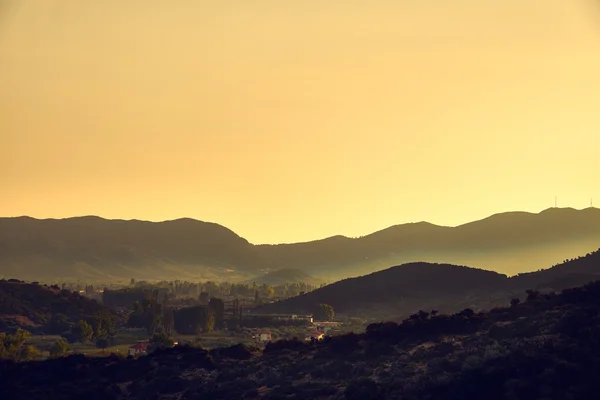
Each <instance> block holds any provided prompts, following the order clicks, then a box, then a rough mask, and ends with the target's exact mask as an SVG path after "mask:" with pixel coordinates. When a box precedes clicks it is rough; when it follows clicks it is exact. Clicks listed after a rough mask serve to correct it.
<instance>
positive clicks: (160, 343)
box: [148, 332, 175, 352]
mask: <svg viewBox="0 0 600 400" xmlns="http://www.w3.org/2000/svg"><path fill="white" fill-rule="evenodd" d="M174 343H175V341H174V340H173V338H171V337H169V335H167V334H166V333H164V332H163V333H155V334H154V335H152V338H151V339H150V340H149V342H148V352H152V351H154V350H156V349H164V348H168V347H173V344H174Z"/></svg>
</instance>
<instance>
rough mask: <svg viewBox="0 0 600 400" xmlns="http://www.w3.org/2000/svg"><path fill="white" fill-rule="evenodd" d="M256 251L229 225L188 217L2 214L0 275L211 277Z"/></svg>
mask: <svg viewBox="0 0 600 400" xmlns="http://www.w3.org/2000/svg"><path fill="white" fill-rule="evenodd" d="M252 250H253V247H252V245H250V244H249V243H248V242H247V241H246V240H245V239H242V238H241V237H239V236H238V235H236V234H235V233H233V232H232V231H230V230H229V229H227V228H224V227H222V226H220V225H217V224H212V223H207V222H201V221H196V220H193V219H187V218H185V219H179V220H174V221H166V222H146V221H137V220H132V221H123V220H106V219H103V218H99V217H77V218H67V219H59V220H57V219H44V220H38V219H34V218H28V217H20V218H3V219H0V266H1V268H0V274H2V275H4V276H10V277H17V278H21V279H31V280H47V279H57V278H58V279H83V280H86V281H96V280H104V281H105V280H111V279H121V280H125V279H127V280H128V279H130V278H134V277H135V278H141V279H174V278H175V277H182V278H188V279H194V278H195V279H200V278H202V279H211V278H214V277H215V275H214V274H213V275H210V274H209V273H210V272H211V271H212V272H214V273H216V274H218V276H220V277H223V276H226V275H227V274H226V270H227V269H228V268H230V267H231V266H244V265H254V264H255V263H254V262H253V258H254V257H255V256H254V254H253V251H252ZM203 267H210V268H208V269H207V268H203ZM207 272H208V273H207Z"/></svg>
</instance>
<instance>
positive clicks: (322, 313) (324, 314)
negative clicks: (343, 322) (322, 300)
mask: <svg viewBox="0 0 600 400" xmlns="http://www.w3.org/2000/svg"><path fill="white" fill-rule="evenodd" d="M334 316H335V313H334V311H333V307H331V306H330V305H329V304H319V305H318V306H317V307H316V309H315V311H314V312H313V318H314V319H316V320H317V321H331V320H333V317H334Z"/></svg>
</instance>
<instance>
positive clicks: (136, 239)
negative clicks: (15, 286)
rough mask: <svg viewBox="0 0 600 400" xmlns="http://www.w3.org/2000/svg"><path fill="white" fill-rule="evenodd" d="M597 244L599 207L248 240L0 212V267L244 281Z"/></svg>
mask: <svg viewBox="0 0 600 400" xmlns="http://www.w3.org/2000/svg"><path fill="white" fill-rule="evenodd" d="M599 244H600V210H599V209H596V208H587V209H583V210H575V209H547V210H543V211H542V212H540V213H528V212H508V213H497V214H494V215H492V216H490V217H487V218H484V219H481V220H478V221H473V222H469V223H466V224H462V225H458V226H456V227H444V226H439V225H435V224H431V223H428V222H423V221H422V222H415V223H408V224H400V225H393V226H390V227H388V228H385V229H383V230H379V231H376V232H373V233H370V234H368V235H366V236H361V237H357V238H349V237H346V236H342V235H336V236H332V237H329V238H325V239H320V240H315V241H310V242H300V243H284V244H252V243H250V242H249V241H248V240H246V239H245V238H243V237H241V236H240V235H238V234H236V233H235V232H234V231H232V230H231V229H229V228H226V227H224V226H222V225H219V224H216V223H213V222H204V221H199V220H195V219H192V218H178V219H174V220H166V221H161V222H152V221H140V220H111V219H105V218H102V217H97V216H81V217H71V218H65V219H51V218H47V219H37V218H33V217H27V216H25V217H8V218H0V275H4V276H8V277H17V278H20V279H32V280H40V279H46V278H52V279H58V278H60V279H65V278H67V277H71V278H78V279H84V280H90V281H97V280H102V279H105V280H111V281H112V280H121V281H124V280H129V279H130V278H132V277H134V278H136V279H146V280H148V279H150V280H153V279H156V280H160V279H172V278H173V277H180V278H182V279H189V280H231V281H236V280H237V281H245V280H247V279H250V278H253V277H256V276H257V273H258V272H259V271H261V270H271V271H273V270H277V269H282V268H286V269H298V270H302V271H303V272H305V273H307V274H309V275H311V276H314V277H315V278H318V279H321V280H325V281H329V282H332V281H336V280H339V279H342V278H346V277H351V276H360V275H364V274H366V273H369V272H373V271H377V270H383V269H386V268H388V267H389V266H390V265H398V264H405V263H408V262H417V261H427V262H433V263H448V264H462V265H471V266H475V267H479V268H483V269H488V270H493V271H499V272H502V273H506V274H509V275H514V274H517V273H522V272H527V271H532V270H536V269H540V268H542V267H546V266H547V265H552V264H555V263H556V262H559V261H562V260H563V259H565V258H570V257H574V256H576V255H578V254H582V253H583V254H585V253H587V252H589V251H591V250H595V249H596V248H598V245H599ZM225 271H228V272H225ZM231 271H233V272H231Z"/></svg>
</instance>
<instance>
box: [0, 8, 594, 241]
mask: <svg viewBox="0 0 600 400" xmlns="http://www.w3.org/2000/svg"><path fill="white" fill-rule="evenodd" d="M593 3H594V2H593V0H569V1H565V0H502V1H500V0H453V1H446V0H370V1H357V0H318V1H317V0H303V1H287V0H256V1H251V2H250V1H247V0H213V1H207V0H193V1H192V0H173V1H159V0H126V1H124V0H102V1H97V0H0V188H2V189H1V193H0V215H1V216H20V215H29V216H33V217H37V218H63V217H70V216H80V215H99V216H102V217H106V218H119V219H143V220H152V221H161V220H169V219H176V218H180V217H191V218H196V219H200V220H204V221H211V222H217V223H219V224H221V225H224V226H226V227H228V228H230V229H232V230H234V231H235V232H236V233H238V234H239V235H241V236H243V237H245V238H246V239H248V240H249V241H251V242H253V243H282V242H296V241H307V240H313V239H318V238H324V237H328V236H332V235H337V234H342V235H346V236H350V237H356V236H362V235H365V234H368V233H371V232H373V231H376V230H379V229H383V228H385V227H388V226H390V225H394V224H399V223H407V222H418V221H423V220H425V221H429V222H432V223H436V224H440V225H452V226H453V225H457V224H461V223H465V222H468V221H471V220H476V219H480V218H484V217H486V216H488V215H491V214H494V213H498V212H504V211H513V210H519V211H531V212H539V211H541V210H543V209H546V208H549V207H551V206H553V205H554V199H555V196H558V205H559V206H563V207H574V208H585V207H588V206H589V204H590V199H591V198H597V203H598V204H600V185H598V182H599V181H600V179H599V178H600V163H599V161H598V148H600V118H598V112H599V110H600V74H599V73H598V71H600V5H598V4H593Z"/></svg>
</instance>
